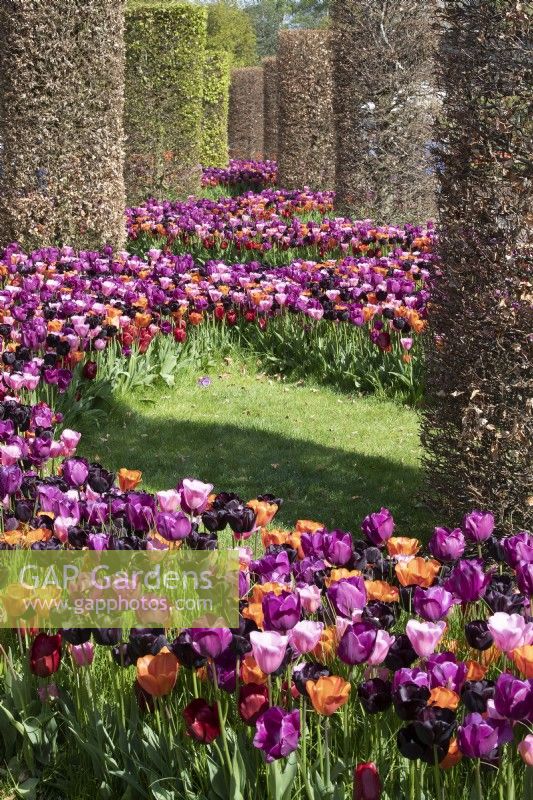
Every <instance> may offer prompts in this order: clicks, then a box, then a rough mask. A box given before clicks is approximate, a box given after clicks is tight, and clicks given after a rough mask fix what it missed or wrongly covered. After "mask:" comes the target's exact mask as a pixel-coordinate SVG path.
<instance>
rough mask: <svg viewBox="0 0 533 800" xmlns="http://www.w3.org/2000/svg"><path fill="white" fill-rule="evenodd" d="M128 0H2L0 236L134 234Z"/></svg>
mask: <svg viewBox="0 0 533 800" xmlns="http://www.w3.org/2000/svg"><path fill="white" fill-rule="evenodd" d="M123 21H124V4H123V2H122V0H55V2H53V3H50V2H49V0H12V2H3V3H1V4H0V142H1V149H0V183H1V187H2V190H1V193H0V245H5V244H7V243H9V242H12V241H15V240H18V241H20V242H21V243H22V244H23V245H24V246H25V247H27V248H31V247H41V246H44V245H52V244H58V243H65V244H69V245H73V246H75V247H79V248H91V249H93V248H94V249H97V248H100V247H102V246H103V245H105V244H106V243H109V244H112V245H114V246H122V245H123V243H124V239H125V223H124V200H125V198H124V181H123V160H124V153H123V131H122V112H123V104H124V46H123Z"/></svg>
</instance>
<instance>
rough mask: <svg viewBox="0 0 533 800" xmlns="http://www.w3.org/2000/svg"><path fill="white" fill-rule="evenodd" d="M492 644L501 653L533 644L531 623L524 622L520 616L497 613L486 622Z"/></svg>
mask: <svg viewBox="0 0 533 800" xmlns="http://www.w3.org/2000/svg"><path fill="white" fill-rule="evenodd" d="M487 625H488V628H489V631H490V632H491V634H492V638H493V639H494V644H495V645H496V647H497V648H498V649H499V650H501V651H502V652H503V653H510V652H511V650H514V649H515V648H516V647H522V645H528V644H533V623H531V622H526V621H525V619H524V617H523V616H522V615H521V614H506V613H505V612H504V611H498V612H497V613H496V614H493V615H492V617H489V618H488V620H487Z"/></svg>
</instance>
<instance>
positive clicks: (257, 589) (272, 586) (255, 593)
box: [250, 581, 290, 603]
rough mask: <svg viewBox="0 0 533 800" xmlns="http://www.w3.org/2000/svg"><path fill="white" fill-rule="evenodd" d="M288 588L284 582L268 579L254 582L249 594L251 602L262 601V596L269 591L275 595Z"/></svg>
mask: <svg viewBox="0 0 533 800" xmlns="http://www.w3.org/2000/svg"><path fill="white" fill-rule="evenodd" d="M289 590H290V586H288V585H287V584H285V583H277V582H276V581H269V582H268V583H256V585H255V586H254V588H253V589H252V594H251V595H250V597H251V600H252V603H262V602H263V597H264V596H265V595H266V594H269V593H270V592H273V593H274V594H275V595H280V594H281V593H282V592H287V591H289Z"/></svg>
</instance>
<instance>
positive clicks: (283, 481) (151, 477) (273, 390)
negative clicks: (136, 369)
mask: <svg viewBox="0 0 533 800" xmlns="http://www.w3.org/2000/svg"><path fill="white" fill-rule="evenodd" d="M200 377H202V376H201V375H199V374H195V373H192V372H189V371H186V372H181V373H179V374H178V376H177V378H176V385H175V386H174V387H172V388H168V387H165V386H163V387H158V388H149V389H146V390H145V391H141V392H136V394H135V396H134V397H128V398H126V399H124V398H123V399H121V400H120V402H117V403H116V404H115V406H114V407H113V409H112V410H111V411H110V413H109V414H108V416H107V418H106V419H105V420H103V421H102V422H101V423H100V427H99V429H95V428H94V427H93V428H92V429H89V430H83V426H82V430H83V434H84V435H83V439H82V444H81V453H82V454H83V455H85V456H87V457H88V458H90V459H97V460H98V459H101V460H102V462H103V463H104V464H105V465H106V466H107V465H109V466H110V467H113V468H120V467H122V466H125V467H128V468H132V469H133V468H137V469H141V470H142V472H143V475H144V483H143V486H144V487H145V488H146V489H150V490H157V489H163V488H169V487H172V486H175V485H176V483H177V482H178V480H179V479H180V478H182V477H186V476H195V477H198V478H201V479H202V480H205V481H209V482H211V483H213V484H214V485H215V489H216V490H223V489H224V490H228V491H236V492H238V493H239V494H240V495H241V496H242V497H243V498H245V499H249V498H251V497H255V496H256V495H257V494H261V493H264V492H271V493H273V494H275V495H278V496H281V497H283V498H284V500H285V504H284V506H283V508H282V510H281V513H280V515H279V517H278V521H279V522H280V523H281V524H283V525H285V526H290V525H291V524H292V523H293V522H294V521H295V520H296V519H298V518H314V519H317V520H320V521H322V522H324V524H325V525H326V526H327V527H329V528H334V527H339V528H343V529H348V530H352V531H355V530H356V529H357V527H358V525H359V523H360V521H361V519H362V518H363V517H364V516H365V515H366V514H367V513H369V512H370V511H373V510H376V509H379V508H380V507H381V506H382V505H385V506H388V507H389V508H390V509H391V510H392V512H393V514H394V517H395V519H396V520H397V523H398V532H399V533H401V534H404V535H417V536H423V537H427V536H428V534H429V533H430V528H431V524H432V522H434V520H433V518H432V515H431V514H430V512H429V511H428V510H427V509H426V508H424V507H423V505H422V504H421V503H420V497H419V496H418V494H419V491H420V478H421V475H420V467H419V455H420V448H419V440H418V428H417V418H416V413H415V412H414V411H413V410H411V409H408V408H405V407H401V406H399V405H397V404H395V403H393V402H385V401H382V400H377V399H375V398H372V397H351V396H349V395H346V394H339V393H336V392H335V391H332V390H330V389H325V388H321V387H316V386H305V385H301V384H300V385H298V384H289V383H283V382H281V381H278V380H276V379H272V378H269V377H267V376H265V375H263V374H257V373H255V372H254V370H253V368H251V367H249V366H248V367H245V366H244V365H242V364H236V363H233V362H232V363H230V364H227V365H224V366H223V367H222V368H219V369H218V370H217V371H214V372H212V374H211V376H210V377H211V384H210V385H208V386H200V385H198V379H199V378H200ZM443 522H445V521H444V520H443ZM448 522H450V521H448Z"/></svg>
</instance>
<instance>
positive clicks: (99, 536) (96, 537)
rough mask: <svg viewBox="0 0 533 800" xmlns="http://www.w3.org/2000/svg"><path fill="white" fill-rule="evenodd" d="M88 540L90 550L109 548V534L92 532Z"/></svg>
mask: <svg viewBox="0 0 533 800" xmlns="http://www.w3.org/2000/svg"><path fill="white" fill-rule="evenodd" d="M88 542H89V550H107V546H108V544H109V536H107V534H105V533H90V534H89V536H88Z"/></svg>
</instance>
